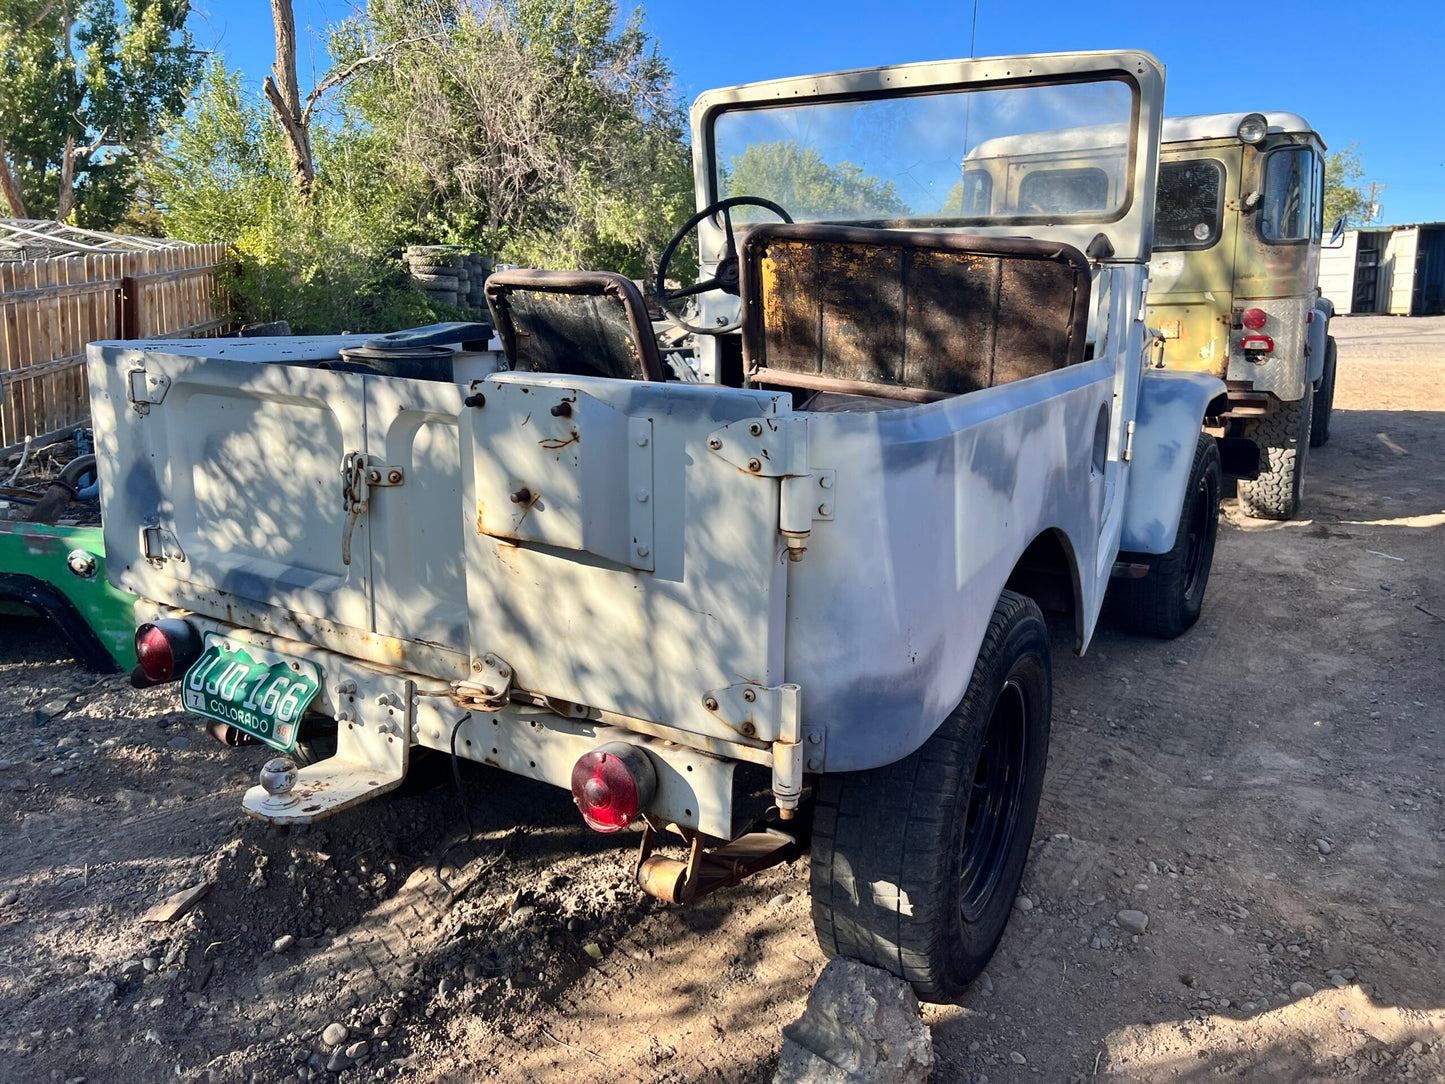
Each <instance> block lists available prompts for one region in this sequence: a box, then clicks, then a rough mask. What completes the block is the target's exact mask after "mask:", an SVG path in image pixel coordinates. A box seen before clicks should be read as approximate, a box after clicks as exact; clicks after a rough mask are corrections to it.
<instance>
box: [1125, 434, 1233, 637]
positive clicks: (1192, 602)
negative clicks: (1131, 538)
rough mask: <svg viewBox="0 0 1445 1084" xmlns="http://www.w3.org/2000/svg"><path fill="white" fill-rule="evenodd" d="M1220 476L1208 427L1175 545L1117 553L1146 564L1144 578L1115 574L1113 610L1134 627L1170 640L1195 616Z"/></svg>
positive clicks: (1215, 523)
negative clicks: (1153, 551)
mask: <svg viewBox="0 0 1445 1084" xmlns="http://www.w3.org/2000/svg"><path fill="white" fill-rule="evenodd" d="M1223 482H1224V471H1223V468H1222V467H1221V465H1220V461H1219V445H1218V444H1216V443H1215V441H1214V438H1213V437H1212V436H1210V435H1209V434H1208V433H1201V434H1199V443H1198V444H1197V445H1195V448H1194V464H1193V466H1192V467H1191V469H1190V471H1189V485H1188V487H1187V488H1186V489H1185V491H1184V500H1183V501H1182V502H1181V504H1182V507H1181V508H1180V509H1179V527H1178V529H1177V530H1176V532H1175V534H1174V548H1173V549H1171V550H1170V551H1169V552H1168V553H1162V554H1129V555H1127V556H1125V555H1123V554H1121V555H1120V559H1121V560H1126V561H1128V562H1130V563H1135V564H1147V565H1148V566H1149V573H1148V575H1146V576H1144V577H1143V578H1141V579H1127V580H1117V581H1115V583H1114V585H1113V592H1114V594H1115V596H1116V606H1115V608H1114V609H1115V612H1116V613H1117V614H1118V615H1119V617H1120V618H1121V620H1122V621H1123V623H1124V624H1125V625H1127V626H1128V627H1129V628H1130V629H1132V630H1133V631H1134V632H1140V633H1143V634H1144V635H1145V636H1157V637H1159V638H1160V639H1162V640H1172V639H1174V637H1176V636H1178V635H1179V634H1180V633H1182V632H1183V631H1184V630H1185V629H1187V628H1189V627H1190V626H1191V625H1193V624H1194V623H1195V622H1196V621H1198V620H1199V613H1200V610H1201V609H1202V608H1203V606H1204V589H1205V588H1206V587H1207V586H1208V584H1209V570H1210V568H1211V567H1212V566H1213V564H1214V544H1215V540H1216V538H1217V537H1218V534H1219V498H1220V492H1221V490H1222V488H1223Z"/></svg>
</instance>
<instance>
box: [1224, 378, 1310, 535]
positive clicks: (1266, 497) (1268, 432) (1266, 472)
mask: <svg viewBox="0 0 1445 1084" xmlns="http://www.w3.org/2000/svg"><path fill="white" fill-rule="evenodd" d="M1313 416H1314V396H1313V395H1312V394H1310V395H1306V396H1305V397H1304V398H1303V399H1301V400H1299V401H1298V402H1295V403H1280V404H1279V409H1278V410H1276V411H1275V412H1274V413H1273V414H1266V415H1265V416H1264V417H1263V418H1261V419H1260V420H1258V421H1256V422H1251V423H1250V424H1249V425H1248V427H1247V428H1246V430H1245V435H1246V436H1248V437H1250V438H1251V439H1252V440H1254V442H1255V443H1256V444H1258V445H1259V477H1258V478H1255V479H1253V480H1250V479H1247V478H1241V479H1240V480H1239V503H1240V506H1241V507H1242V508H1243V509H1244V511H1245V512H1246V513H1248V514H1249V515H1251V516H1254V517H1256V518H1258V519H1290V518H1292V517H1293V516H1294V514H1295V513H1296V512H1298V511H1299V506H1300V502H1301V501H1302V500H1303V499H1304V491H1305V465H1306V463H1308V461H1309V450H1310V423H1311V420H1312V418H1313Z"/></svg>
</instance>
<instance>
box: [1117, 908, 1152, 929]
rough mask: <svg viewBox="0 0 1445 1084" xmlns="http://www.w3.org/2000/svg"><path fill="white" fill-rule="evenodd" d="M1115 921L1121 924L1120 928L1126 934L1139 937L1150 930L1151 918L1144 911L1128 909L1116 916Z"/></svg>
mask: <svg viewBox="0 0 1445 1084" xmlns="http://www.w3.org/2000/svg"><path fill="white" fill-rule="evenodd" d="M1114 919H1115V921H1117V922H1118V923H1119V928H1120V929H1122V930H1123V931H1124V932H1126V933H1132V934H1135V935H1138V934H1141V933H1143V932H1144V931H1145V930H1147V929H1148V928H1149V916H1148V915H1147V914H1145V913H1144V912H1143V911H1136V910H1134V909H1133V908H1128V907H1126V908H1125V909H1124V910H1122V911H1120V912H1119V913H1118V914H1117V915H1115V916H1114Z"/></svg>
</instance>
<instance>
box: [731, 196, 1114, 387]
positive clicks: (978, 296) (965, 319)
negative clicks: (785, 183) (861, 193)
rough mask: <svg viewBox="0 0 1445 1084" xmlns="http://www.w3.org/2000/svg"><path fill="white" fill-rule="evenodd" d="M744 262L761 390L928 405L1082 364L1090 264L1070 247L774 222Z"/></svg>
mask: <svg viewBox="0 0 1445 1084" xmlns="http://www.w3.org/2000/svg"><path fill="white" fill-rule="evenodd" d="M742 259H743V275H742V301H743V354H744V360H745V362H746V364H747V372H748V378H749V379H750V380H751V381H753V382H754V383H756V384H771V385H780V386H783V387H798V388H812V389H816V390H820V391H831V392H846V393H855V394H863V395H870V396H886V397H889V398H894V399H904V400H912V401H915V402H930V401H932V400H935V399H941V398H945V397H947V396H950V395H961V394H963V393H965V392H970V391H977V390H979V389H981V388H987V387H992V386H993V385H995V384H1003V383H1006V382H1008V381H1011V380H1021V379H1023V378H1024V377H1028V376H1035V375H1037V374H1039V373H1045V372H1051V371H1053V370H1055V369H1060V368H1062V367H1064V366H1066V365H1072V364H1075V363H1077V362H1080V361H1083V360H1084V339H1085V334H1086V329H1087V325H1088V311H1089V265H1088V262H1087V261H1086V260H1085V258H1084V256H1083V254H1082V253H1080V252H1079V251H1078V250H1077V249H1075V248H1073V247H1071V246H1069V245H1063V244H1058V243H1055V242H1043V241H1034V240H1029V239H1027V238H1011V237H980V236H971V235H968V234H959V233H945V232H938V231H922V230H880V229H864V228H858V227H852V226H829V225H821V224H816V223H777V224H773V223H769V224H766V225H762V226H757V227H755V228H753V229H752V230H751V231H749V233H748V234H747V236H746V239H745V240H744V242H743V253H742Z"/></svg>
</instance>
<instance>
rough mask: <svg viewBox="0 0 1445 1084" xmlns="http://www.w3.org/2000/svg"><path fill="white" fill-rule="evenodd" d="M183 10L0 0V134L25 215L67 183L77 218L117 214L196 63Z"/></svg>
mask: <svg viewBox="0 0 1445 1084" xmlns="http://www.w3.org/2000/svg"><path fill="white" fill-rule="evenodd" d="M47 9H48V10H47ZM189 14H190V6H189V0H124V8H123V11H122V10H119V9H117V6H116V3H115V0H70V2H63V3H55V4H51V3H49V0H0V87H3V88H4V91H3V93H0V139H3V141H4V146H5V150H6V154H7V157H8V160H9V162H10V164H11V167H12V170H13V173H14V175H15V179H16V181H17V183H18V185H19V188H20V191H21V194H22V197H23V199H24V202H25V210H26V213H27V214H28V215H29V216H30V217H33V218H46V217H53V216H55V215H56V213H57V211H60V212H65V211H66V203H67V201H68V200H69V199H70V198H71V196H72V194H73V198H74V213H73V217H74V220H75V222H76V223H77V224H78V225H81V226H89V227H94V228H100V229H109V228H112V227H113V226H115V225H116V224H117V223H119V222H120V221H121V220H122V219H123V218H124V217H125V216H126V213H127V210H128V208H129V205H130V202H131V199H132V196H133V194H134V192H135V187H136V174H137V165H138V162H139V161H141V160H142V159H144V158H145V157H146V156H147V155H148V154H149V153H150V151H151V149H152V146H153V143H154V140H155V138H156V136H157V134H158V132H159V131H160V128H161V126H162V125H163V124H164V122H165V119H166V118H167V117H168V116H170V115H173V114H175V113H178V112H179V111H180V110H181V109H182V108H183V107H184V105H185V101H186V97H187V95H188V94H189V93H190V90H191V87H192V86H193V85H194V84H195V81H196V77H197V75H198V72H199V62H198V60H197V58H196V54H195V51H194V49H193V43H192V41H191V36H190V33H189V31H188V30H187V29H186V28H185V23H186V19H187V17H188V16H189ZM67 140H69V141H70V143H71V145H72V146H73V147H74V148H76V149H77V151H78V153H77V154H76V155H75V165H74V177H73V185H72V184H71V183H70V182H68V181H67V176H66V171H65V170H64V168H63V167H64V161H65V155H66V147H67Z"/></svg>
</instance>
